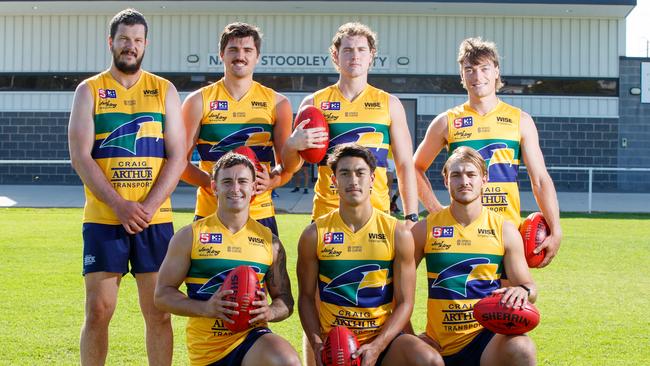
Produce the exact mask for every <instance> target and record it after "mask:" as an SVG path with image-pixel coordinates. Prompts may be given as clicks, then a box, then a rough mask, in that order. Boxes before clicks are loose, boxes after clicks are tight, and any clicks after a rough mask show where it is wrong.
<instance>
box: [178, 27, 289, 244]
mask: <svg viewBox="0 0 650 366" xmlns="http://www.w3.org/2000/svg"><path fill="white" fill-rule="evenodd" d="M261 44H262V35H261V33H260V30H259V29H258V28H257V27H255V26H252V25H249V24H246V23H232V24H228V25H227V26H226V27H225V29H224V31H223V32H222V33H221V41H220V43H219V46H220V53H219V55H220V57H221V60H222V61H223V67H224V76H223V78H222V79H221V80H219V81H217V82H216V83H213V84H211V85H209V86H206V87H204V88H201V89H199V90H197V91H195V92H194V93H192V94H190V95H189V96H188V97H187V99H186V100H185V102H184V103H183V119H184V120H185V128H186V130H187V137H188V142H189V143H188V146H189V150H190V153H189V154H188V156H191V152H192V150H193V149H194V147H195V146H196V148H197V149H198V152H199V156H200V158H201V162H200V164H199V167H196V166H194V165H192V163H191V162H188V164H187V168H186V170H185V172H184V173H183V177H182V179H183V180H184V181H186V182H187V183H190V184H193V185H195V186H198V187H199V188H198V190H197V194H196V210H195V215H196V218H197V219H198V218H201V217H205V216H207V215H210V214H212V213H213V212H214V211H215V210H216V205H217V201H216V200H215V197H214V194H213V193H212V192H211V191H210V171H211V170H212V167H213V166H214V162H215V161H217V160H219V158H220V157H221V156H223V154H225V153H226V152H228V151H230V150H232V149H234V148H236V147H239V146H249V147H250V148H251V149H252V150H253V151H254V152H255V154H256V155H257V158H258V159H259V161H260V163H261V164H262V167H263V169H264V172H261V173H260V172H258V173H257V179H256V183H257V185H256V189H255V194H256V195H255V198H254V199H253V202H252V205H251V216H252V217H253V218H254V219H256V220H258V221H259V222H261V223H262V224H263V225H265V226H266V227H268V228H269V229H271V231H273V233H274V234H275V235H278V228H277V224H276V221H275V210H274V207H273V201H272V200H271V190H272V189H273V188H275V187H278V186H280V185H282V184H284V183H286V182H287V181H288V180H289V179H291V174H287V173H283V172H282V165H281V162H280V160H279V156H280V155H279V153H280V152H281V151H282V146H284V142H285V141H286V140H287V137H289V134H290V133H291V118H292V112H291V104H290V103H289V101H288V100H287V98H286V97H285V96H283V95H281V94H278V93H276V92H275V91H273V90H272V89H269V88H267V87H264V86H262V85H261V84H259V83H257V82H255V81H253V71H254V70H255V65H257V62H258V61H259V57H260V48H261ZM269 171H270V172H271V173H270V174H269Z"/></svg>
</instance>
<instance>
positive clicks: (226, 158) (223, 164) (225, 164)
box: [211, 151, 255, 182]
mask: <svg viewBox="0 0 650 366" xmlns="http://www.w3.org/2000/svg"><path fill="white" fill-rule="evenodd" d="M235 165H244V166H245V167H247V168H248V169H249V170H250V171H251V174H252V176H253V179H255V167H254V166H253V163H252V162H251V161H250V159H248V158H247V157H246V156H244V155H242V154H237V153H234V152H232V151H231V152H228V153H226V154H224V155H223V156H222V157H220V158H219V160H217V162H216V163H215V164H214V168H212V177H211V178H212V180H213V181H215V182H216V181H217V175H218V174H219V171H221V170H222V169H226V168H231V167H233V166H235Z"/></svg>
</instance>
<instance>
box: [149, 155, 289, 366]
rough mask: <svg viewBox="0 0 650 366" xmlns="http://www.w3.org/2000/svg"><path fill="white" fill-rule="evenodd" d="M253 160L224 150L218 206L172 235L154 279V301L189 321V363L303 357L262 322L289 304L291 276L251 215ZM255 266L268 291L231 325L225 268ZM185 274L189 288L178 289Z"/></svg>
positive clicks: (278, 248)
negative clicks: (241, 321)
mask: <svg viewBox="0 0 650 366" xmlns="http://www.w3.org/2000/svg"><path fill="white" fill-rule="evenodd" d="M254 177H255V168H254V167H253V164H252V163H251V162H250V161H249V160H248V159H247V158H246V157H245V156H243V155H239V154H234V153H227V154H225V155H224V156H223V157H221V158H220V159H219V160H218V161H217V162H216V164H215V167H214V173H213V176H212V184H211V185H212V187H211V188H212V191H213V192H215V194H216V197H217V201H218V202H219V204H218V206H217V209H216V213H213V214H212V215H209V216H208V217H206V218H204V219H201V220H198V221H194V222H193V223H192V224H191V225H188V226H185V227H184V228H182V229H181V230H179V231H178V232H177V233H176V235H174V237H173V238H172V240H171V243H170V245H169V254H168V255H167V256H166V257H165V261H164V262H163V265H162V267H161V268H160V276H159V278H158V285H157V287H156V305H158V306H159V307H161V308H162V309H165V310H167V311H170V312H172V313H174V314H177V315H182V316H188V317H190V318H189V320H188V322H187V348H188V352H189V357H190V361H191V363H192V364H193V365H207V364H210V365H214V366H237V365H244V366H246V365H251V366H257V365H277V366H285V365H286V366H290V365H300V358H299V357H298V354H297V353H296V351H295V350H294V349H293V348H292V347H291V345H290V344H289V343H288V342H287V341H286V340H284V339H283V338H281V337H280V336H278V335H275V334H273V333H272V332H271V331H270V330H269V329H268V328H267V327H266V323H267V322H278V321H281V320H283V319H286V318H287V317H289V315H291V312H292V311H293V297H292V296H291V284H290V282H289V276H288V275H287V268H286V254H285V252H284V248H283V247H282V243H281V242H280V240H279V239H278V237H277V236H275V235H273V233H271V231H270V230H269V229H268V228H267V227H265V226H263V225H262V224H260V223H258V222H257V221H255V220H253V219H252V218H251V217H250V216H249V208H250V199H251V197H252V195H253V192H254V189H255V188H254V187H255V178H254ZM242 264H245V265H248V266H252V267H253V268H254V269H256V272H258V278H259V279H260V282H261V285H262V287H263V288H266V290H267V291H268V293H269V295H270V296H271V299H272V300H273V301H272V302H271V304H270V305H269V304H268V303H267V300H266V292H265V291H258V295H259V296H260V297H261V299H259V300H258V301H253V302H252V305H253V306H259V308H257V309H255V310H251V311H250V314H251V315H253V319H251V321H250V324H251V327H249V328H248V329H247V330H245V331H243V332H238V333H232V332H231V331H229V330H228V329H227V328H226V327H225V326H224V322H232V320H230V319H229V318H228V316H229V315H233V314H236V309H235V310H231V309H229V308H227V307H232V306H236V305H237V303H236V302H229V301H227V300H225V298H224V297H225V296H226V295H230V294H232V293H233V291H232V290H223V291H222V290H221V289H220V287H221V284H222V283H223V281H224V279H225V277H226V276H227V275H228V273H229V272H230V271H231V270H232V269H234V268H235V267H237V266H239V265H242ZM183 281H185V284H186V286H187V296H186V295H185V294H184V293H182V292H181V291H179V289H178V288H179V286H180V285H181V283H183Z"/></svg>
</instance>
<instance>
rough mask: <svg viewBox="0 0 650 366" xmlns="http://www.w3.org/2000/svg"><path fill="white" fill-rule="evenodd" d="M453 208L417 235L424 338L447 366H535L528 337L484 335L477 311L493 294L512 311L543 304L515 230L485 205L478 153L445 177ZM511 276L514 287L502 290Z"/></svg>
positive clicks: (462, 151) (449, 166)
mask: <svg viewBox="0 0 650 366" xmlns="http://www.w3.org/2000/svg"><path fill="white" fill-rule="evenodd" d="M442 174H443V177H444V180H445V186H446V187H447V189H448V191H449V196H450V197H451V204H450V205H449V206H448V207H446V208H444V209H442V210H441V211H438V212H436V213H431V214H429V216H428V217H427V219H426V220H423V221H420V222H418V223H417V224H416V225H415V226H414V227H413V229H412V231H413V237H414V240H415V262H416V263H417V264H419V263H420V261H421V260H422V258H425V260H426V266H427V277H428V286H427V287H428V301H427V328H426V333H424V334H422V335H421V336H420V337H421V338H422V339H424V340H425V341H427V342H428V343H429V344H430V345H432V346H433V347H434V348H436V349H437V350H439V351H440V353H441V354H442V356H443V357H444V360H445V365H446V366H455V365H458V366H462V365H476V366H479V365H480V366H491V365H494V366H498V365H535V362H536V361H535V344H534V343H533V341H532V340H531V339H530V337H528V336H526V335H517V336H506V335H502V334H494V333H492V332H491V331H489V330H487V329H485V328H483V326H481V325H480V324H479V323H478V322H477V321H476V320H475V319H474V316H473V313H472V312H473V308H474V305H475V304H476V303H477V302H478V301H479V300H480V299H482V298H484V297H487V296H491V295H493V294H496V295H502V299H501V303H502V304H504V306H506V307H516V308H521V307H522V306H523V305H524V304H525V303H526V302H527V301H531V302H534V301H535V299H536V298H537V287H536V286H535V283H534V282H533V280H532V277H531V275H530V271H529V269H528V265H527V264H526V260H525V259H524V252H523V243H522V240H521V236H520V234H519V232H518V231H517V228H515V226H514V225H513V224H512V223H511V222H510V221H508V220H506V219H505V218H504V217H503V216H501V215H499V214H496V213H494V212H493V211H491V210H489V209H488V208H486V207H484V206H483V204H482V202H481V197H482V195H483V193H482V192H483V189H484V188H485V184H486V182H487V171H486V168H485V161H484V160H483V158H482V157H481V155H480V154H479V153H477V152H476V151H475V150H473V149H472V148H469V147H467V146H462V147H459V148H457V149H456V150H454V152H453V153H452V154H451V156H450V157H449V159H447V162H446V163H445V166H444V168H443V171H442ZM504 269H505V270H507V272H508V279H509V281H510V284H511V287H503V288H501V284H500V277H501V274H502V273H503V271H504Z"/></svg>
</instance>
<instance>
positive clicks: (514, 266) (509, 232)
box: [494, 220, 537, 307]
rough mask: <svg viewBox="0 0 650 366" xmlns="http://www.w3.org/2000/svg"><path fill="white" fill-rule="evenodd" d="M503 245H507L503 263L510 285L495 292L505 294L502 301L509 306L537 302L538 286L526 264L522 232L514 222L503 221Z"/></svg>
mask: <svg viewBox="0 0 650 366" xmlns="http://www.w3.org/2000/svg"><path fill="white" fill-rule="evenodd" d="M503 245H504V246H505V254H504V257H503V263H504V265H505V270H506V273H508V281H509V284H510V285H509V287H502V288H500V289H498V290H496V291H494V293H497V294H504V295H503V298H502V302H503V303H504V304H505V305H506V306H507V307H522V306H523V305H524V304H525V303H526V301H530V302H535V300H536V299H537V286H536V285H535V282H533V278H532V276H531V275H530V270H529V269H528V264H526V258H525V257H524V243H523V242H522V239H521V234H519V230H517V228H515V225H514V224H512V223H511V222H510V221H506V220H504V223H503ZM529 291H530V293H529Z"/></svg>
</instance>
